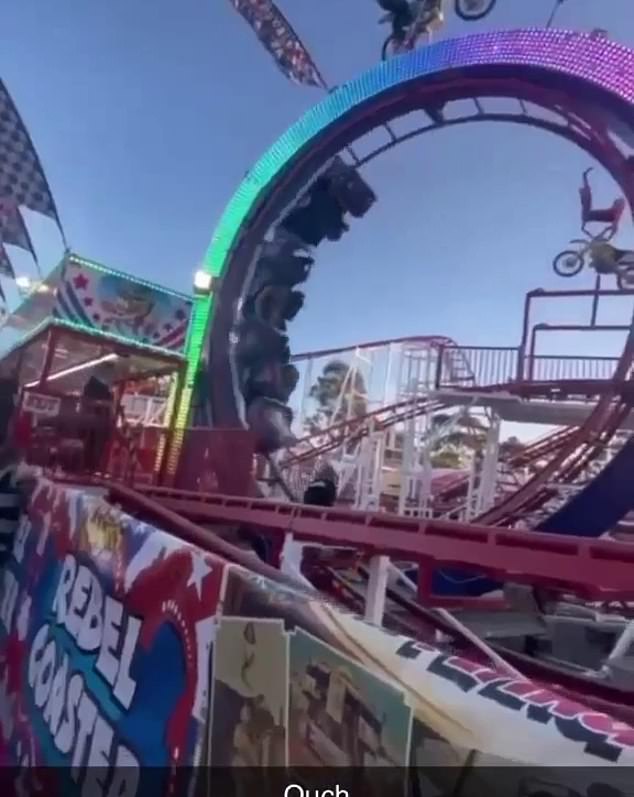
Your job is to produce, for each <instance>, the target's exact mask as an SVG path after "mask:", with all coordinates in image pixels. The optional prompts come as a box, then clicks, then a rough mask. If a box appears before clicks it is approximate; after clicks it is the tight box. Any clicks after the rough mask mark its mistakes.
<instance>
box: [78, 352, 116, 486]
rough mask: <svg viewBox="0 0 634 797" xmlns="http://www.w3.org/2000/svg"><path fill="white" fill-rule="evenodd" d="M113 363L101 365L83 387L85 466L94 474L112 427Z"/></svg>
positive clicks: (101, 461) (101, 458)
mask: <svg viewBox="0 0 634 797" xmlns="http://www.w3.org/2000/svg"><path fill="white" fill-rule="evenodd" d="M114 376H115V368H114V364H113V363H110V362H106V363H102V364H101V366H99V367H98V368H97V369H96V370H95V373H94V374H93V375H92V376H91V377H90V379H89V380H88V381H87V382H86V384H85V385H84V390H83V393H82V398H83V399H84V402H83V407H82V410H83V412H82V426H83V429H84V435H83V436H84V446H85V448H84V452H85V453H84V467H85V469H86V470H87V471H88V472H89V473H96V472H97V471H98V470H99V468H100V466H101V464H102V463H103V459H104V454H105V452H106V449H107V447H108V441H109V439H110V437H111V436H112V433H113V426H114V394H113V382H114Z"/></svg>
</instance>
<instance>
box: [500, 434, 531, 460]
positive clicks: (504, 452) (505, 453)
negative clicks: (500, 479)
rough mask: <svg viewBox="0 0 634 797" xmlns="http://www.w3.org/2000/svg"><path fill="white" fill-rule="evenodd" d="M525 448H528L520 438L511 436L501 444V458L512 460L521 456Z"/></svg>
mask: <svg viewBox="0 0 634 797" xmlns="http://www.w3.org/2000/svg"><path fill="white" fill-rule="evenodd" d="M525 448H526V446H525V445H524V443H522V441H521V440H520V439H519V438H517V437H515V435H511V437H509V438H508V439H506V440H504V441H503V442H502V443H500V458H501V459H504V460H508V459H512V458H513V457H516V456H517V455H518V454H521V453H522V451H524V449H525Z"/></svg>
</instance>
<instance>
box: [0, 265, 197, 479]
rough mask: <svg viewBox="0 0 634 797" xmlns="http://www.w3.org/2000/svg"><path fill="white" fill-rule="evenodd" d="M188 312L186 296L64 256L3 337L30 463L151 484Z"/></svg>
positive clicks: (0, 363) (18, 433) (177, 379)
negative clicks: (11, 339)
mask: <svg viewBox="0 0 634 797" xmlns="http://www.w3.org/2000/svg"><path fill="white" fill-rule="evenodd" d="M190 314H191V299H190V298H189V297H188V296H186V295H183V294H179V293H176V292H174V291H170V290H168V289H166V288H162V287H160V286H158V285H154V284H151V283H148V282H145V281H142V280H139V279H136V278H133V277H131V276H129V275H127V274H123V273H120V272H117V271H113V270H111V269H107V268H105V267H103V266H101V265H99V264H97V263H94V262H92V261H88V260H85V259H83V258H80V257H78V256H77V255H74V254H67V255H66V256H65V257H64V259H63V261H62V262H61V263H60V265H59V266H58V267H57V268H55V269H54V270H53V271H52V272H51V273H50V274H49V276H48V277H47V279H46V280H45V281H43V282H42V283H41V284H40V285H39V286H37V287H36V288H35V289H34V290H33V292H32V293H31V294H30V295H29V296H28V297H27V298H26V299H25V300H24V301H23V303H22V304H21V305H20V306H19V307H18V308H17V310H16V311H15V312H14V313H12V314H11V315H10V316H9V317H8V319H7V321H6V324H5V327H4V330H3V335H4V336H5V339H6V336H8V335H9V334H11V332H13V334H14V336H15V335H16V333H17V341H15V340H14V342H13V344H12V345H10V346H9V347H8V349H7V350H6V351H5V353H4V355H3V356H2V359H1V360H0V371H1V373H2V374H3V376H5V377H6V378H7V379H11V380H12V381H13V384H15V385H16V388H17V390H18V395H17V397H16V411H15V413H14V422H13V424H12V431H13V435H14V438H15V441H16V442H17V444H18V446H19V447H20V448H22V449H23V450H24V451H25V453H26V458H27V461H29V462H32V463H33V464H37V465H41V466H44V467H47V468H50V469H53V470H55V469H57V468H59V469H61V470H63V471H64V472H66V473H73V474H76V473H84V474H85V473H101V474H104V475H108V476H111V477H115V478H125V479H127V480H129V479H134V481H137V482H146V483H155V482H156V481H157V478H158V476H159V474H160V472H161V467H162V464H163V460H164V455H165V452H166V450H167V447H168V445H169V427H170V420H171V419H170V414H171V412H170V406H171V403H173V398H174V397H175V396H176V394H177V392H178V390H179V389H180V386H181V381H182V378H183V374H184V365H185V356H184V348H185V342H186V338H187V330H188V326H189V319H190ZM141 386H142V388H141V389H139V388H140V387H141ZM170 399H172V402H170Z"/></svg>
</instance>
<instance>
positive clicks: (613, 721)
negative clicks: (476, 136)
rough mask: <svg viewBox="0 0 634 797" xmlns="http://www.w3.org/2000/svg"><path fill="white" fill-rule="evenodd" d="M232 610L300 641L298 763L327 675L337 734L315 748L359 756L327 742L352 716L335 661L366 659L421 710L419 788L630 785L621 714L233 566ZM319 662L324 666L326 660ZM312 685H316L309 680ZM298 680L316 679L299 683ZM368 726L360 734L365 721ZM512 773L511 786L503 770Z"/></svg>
mask: <svg viewBox="0 0 634 797" xmlns="http://www.w3.org/2000/svg"><path fill="white" fill-rule="evenodd" d="M222 606H223V614H224V615H226V616H227V615H228V616H231V615H239V616H242V617H254V618H255V617H267V618H279V619H283V620H284V624H285V628H286V630H287V632H288V633H289V639H290V686H289V689H290V699H289V704H290V714H289V717H290V718H289V740H290V741H289V751H290V752H289V757H290V761H291V763H293V762H297V761H300V763H303V762H308V761H309V760H311V759H310V758H309V757H308V756H306V757H305V758H302V757H301V754H296V753H295V751H296V750H297V749H298V746H299V747H300V748H301V745H302V744H303V742H300V741H298V740H303V739H305V738H306V726H307V721H306V719H305V716H304V718H303V719H302V718H301V717H300V718H298V712H296V711H295V707H296V706H297V705H301V704H302V701H304V709H303V712H304V715H306V708H305V704H306V701H310V697H308V696H307V695H310V694H311V689H313V690H314V689H316V688H317V687H316V685H315V683H313V682H311V678H312V679H313V681H315V679H317V680H319V681H320V682H321V687H319V688H320V690H321V697H320V702H319V704H318V705H319V706H320V718H321V719H320V722H321V724H322V726H323V727H327V728H328V729H329V731H328V732H325V733H323V734H321V735H319V736H318V734H317V732H313V731H312V730H311V734H312V737H311V738H312V742H313V743H312V754H313V756H316V758H320V760H322V759H323V760H324V761H325V760H326V759H328V761H330V762H331V763H332V762H335V761H336V760H339V762H340V763H341V764H343V763H344V762H346V761H348V760H350V759H348V758H346V757H345V756H342V755H340V751H339V753H336V752H335V751H334V750H333V748H332V745H329V744H328V743H327V742H326V741H325V740H326V739H332V738H335V737H340V736H341V729H340V727H339V725H338V724H337V719H336V718H337V717H339V716H340V715H341V705H342V693H343V692H344V691H345V689H346V688H347V687H345V685H344V682H345V681H346V678H348V676H346V678H343V679H342V678H339V679H337V681H338V682H337V685H335V686H333V687H332V688H331V687H330V686H329V685H328V686H326V684H327V683H328V684H329V681H330V675H329V673H330V669H332V667H333V664H328V661H329V659H331V658H332V657H333V656H334V657H335V658H336V657H337V656H339V657H342V658H343V659H345V660H346V661H347V662H354V667H351V666H350V665H348V669H349V671H350V672H357V671H358V672H360V673H361V672H362V673H365V675H363V676H362V677H358V678H357V681H358V682H359V683H360V682H361V681H362V680H363V679H364V678H366V677H368V678H372V679H373V681H372V683H373V687H372V690H370V693H371V694H372V695H375V694H378V691H379V690H380V689H382V688H384V687H383V686H382V684H387V685H389V686H390V688H391V689H392V690H394V692H395V693H397V694H399V695H400V696H401V697H400V701H401V704H402V705H403V706H407V707H409V708H411V711H412V723H411V734H410V737H409V750H408V753H407V758H406V760H407V762H408V763H409V767H410V771H409V776H408V777H411V778H412V781H413V782H418V781H417V779H418V778H420V783H418V786H417V788H416V789H415V792H416V793H422V794H427V793H430V794H436V793H439V794H440V793H442V794H447V793H452V792H453V790H455V789H456V788H458V786H459V787H460V793H461V794H463V795H465V797H468V795H470V794H473V795H476V794H481V793H482V790H483V789H485V790H489V791H491V789H493V791H495V789H496V788H497V787H500V788H502V786H503V785H504V788H505V789H506V792H507V793H516V794H519V793H522V794H526V797H528V795H529V794H532V791H531V789H532V787H531V788H528V786H527V785H526V784H527V783H528V784H530V783H533V784H534V783H538V782H541V781H549V782H553V783H562V780H563V781H564V782H569V781H570V778H571V777H572V774H571V773H579V772H582V771H583V772H585V773H586V775H587V774H588V773H590V772H594V773H595V775H596V774H597V772H598V771H599V770H600V771H601V777H600V778H599V780H600V782H601V783H602V784H604V785H605V784H610V785H611V786H612V787H615V788H617V789H621V788H622V787H623V785H624V781H623V777H624V776H625V779H626V780H627V773H628V771H629V772H631V770H629V769H628V767H631V766H632V764H633V763H634V728H632V727H631V726H629V725H627V724H626V723H624V722H622V721H620V720H619V719H617V718H616V717H614V716H609V715H607V714H602V713H600V712H598V711H596V710H593V709H590V708H589V707H588V706H584V705H581V704H580V703H578V702H575V701H574V700H572V699H570V698H567V697H564V696H563V695H561V694H558V693H556V692H553V691H552V690H550V689H548V688H546V687H544V686H543V685H541V684H537V683H535V682H532V681H529V680H527V679H525V678H523V677H521V676H510V675H509V674H508V673H505V672H502V671H500V670H498V669H496V668H495V667H494V666H493V665H487V664H486V663H483V662H481V661H474V660H473V659H470V658H466V657H463V656H460V655H457V654H452V653H451V652H449V651H447V650H441V649H439V648H438V647H437V646H436V645H435V644H433V643H432V642H431V641H429V642H425V641H421V640H414V639H412V638H410V637H407V636H404V635H402V634H399V633H396V632H393V631H389V630H387V629H385V628H381V627H378V626H374V625H371V624H369V623H366V622H365V621H364V620H363V619H361V618H359V617H358V616H356V615H355V614H353V613H352V612H348V611H346V610H345V609H343V608H342V607H341V606H339V605H336V604H334V603H333V602H331V601H328V600H324V599H323V597H322V596H321V595H319V594H318V593H313V592H311V591H310V590H307V589H303V588H301V587H298V588H297V589H294V588H292V587H287V586H283V585H280V584H277V583H272V582H270V581H267V579H265V578H263V577H261V576H257V575H254V574H252V573H249V572H248V571H245V570H243V569H242V568H237V567H233V568H230V570H229V572H228V573H227V578H226V589H225V592H224V597H223V604H222ZM298 639H299V640H302V641H301V643H300V647H301V645H304V646H306V647H310V645H313V646H320V652H319V653H315V655H314V656H313V658H312V661H311V663H310V665H306V666H302V665H301V664H298V662H299V660H300V659H299V654H298V652H297V651H298V650H299V648H298V647H297V644H298V643H297V642H296V640H298ZM305 640H310V642H307V641H305ZM430 640H431V637H430ZM304 658H305V659H306V660H307V659H308V658H310V657H309V656H304ZM318 661H319V662H321V663H320V664H316V662H318ZM329 668H330V669H329ZM308 669H310V670H311V671H310V673H309V674H308V679H306V673H307V670H308ZM335 669H336V667H335ZM302 678H304V681H302ZM353 680H354V679H353ZM309 682H310V683H312V686H307V685H306V684H307V683H309ZM298 683H303V684H304V685H303V686H302V687H301V688H299V687H298V686H297V684H298ZM356 688H357V689H358V685H357V686H356ZM367 691H368V690H366V692H367ZM302 692H303V696H302V695H301V694H300V693H302ZM348 710H349V709H348ZM379 713H380V712H379ZM300 714H301V712H300ZM333 723H334V724H333ZM314 724H316V723H314ZM361 727H363V728H365V726H364V725H361ZM356 733H357V736H358V734H359V725H358V724H357V726H356ZM361 733H362V735H363V734H365V730H364V731H362V732H361ZM393 747H394V745H393ZM396 747H397V749H400V748H399V747H398V745H396ZM315 749H318V750H319V752H318V753H317V754H315V752H314V750H315ZM396 759H397V757H395V756H392V758H390V760H396ZM312 760H315V759H314V758H313V759H312ZM352 760H353V761H355V762H356V761H357V760H358V758H357V757H356V756H355V757H353V758H352ZM615 765H616V766H615ZM500 767H502V769H500ZM520 767H522V768H523V770H522V771H521V770H520ZM565 767H567V768H568V769H564V768H565ZM502 770H503V771H504V772H505V776H504V781H505V783H504V784H502V783H501V775H500V774H499V773H500V772H502ZM492 773H493V774H492ZM564 773H565V778H564ZM506 781H508V783H507V782H506ZM510 781H512V784H511V782H510ZM410 785H411V784H410ZM569 785H570V786H571V787H572V785H573V784H571V783H569ZM527 788H528V791H526V789H527ZM562 788H563V789H564V792H565V787H564V786H563V785H562ZM538 791H539V789H538ZM564 792H562V794H563V793H564ZM626 792H627V790H626ZM626 792H625V793H626ZM585 793H586V790H585V788H581V787H579V791H577V794H585ZM606 793H607V792H606Z"/></svg>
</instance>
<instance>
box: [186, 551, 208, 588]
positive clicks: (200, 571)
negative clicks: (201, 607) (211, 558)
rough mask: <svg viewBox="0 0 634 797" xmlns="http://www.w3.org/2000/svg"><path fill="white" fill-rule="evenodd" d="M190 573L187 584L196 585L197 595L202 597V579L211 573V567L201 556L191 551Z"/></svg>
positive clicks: (189, 585)
mask: <svg viewBox="0 0 634 797" xmlns="http://www.w3.org/2000/svg"><path fill="white" fill-rule="evenodd" d="M191 556H192V573H191V576H190V577H189V580H188V582H187V586H188V587H191V586H192V585H193V586H195V587H196V592H197V593H198V597H199V598H202V586H203V579H204V578H206V577H207V576H208V575H209V574H210V573H211V567H209V565H208V564H207V562H205V560H204V559H203V558H202V556H200V555H198V554H195V553H192V555H191Z"/></svg>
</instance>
